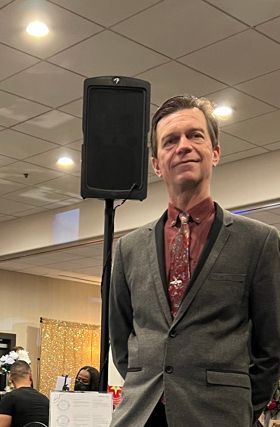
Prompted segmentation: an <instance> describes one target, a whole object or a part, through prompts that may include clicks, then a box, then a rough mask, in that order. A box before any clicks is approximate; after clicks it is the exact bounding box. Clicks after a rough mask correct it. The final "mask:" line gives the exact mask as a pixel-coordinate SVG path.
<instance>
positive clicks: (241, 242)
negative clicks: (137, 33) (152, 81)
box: [110, 96, 280, 427]
mask: <svg viewBox="0 0 280 427" xmlns="http://www.w3.org/2000/svg"><path fill="white" fill-rule="evenodd" d="M151 146H152V156H153V158H152V162H153V167H154V170H155V173H156V175H157V176H159V177H162V179H163V180H164V182H165V185H166V188H167V192H168V195H169V206H168V210H167V211H166V212H165V213H164V214H163V216H162V217H161V218H160V219H159V220H158V221H156V222H154V223H152V224H149V225H147V226H144V227H141V228H140V229H138V230H136V231H134V232H132V233H129V234H128V235H126V236H125V237H123V238H121V239H120V241H119V243H118V245H117V248H116V255H115V261H114V268H113V274H112V284H111V295H110V337H111V345H112V353H113V359H114V362H115V364H116V366H117V368H118V370H119V372H120V374H121V375H122V376H123V378H125V383H124V388H123V401H122V403H121V404H120V406H119V407H118V408H117V409H116V411H115V413H114V415H113V421H112V424H111V426H114V427H130V426H133V427H143V426H146V427H147V426H149V427H150V426H154V427H161V426H170V427H205V426H211V427H250V426H252V424H253V422H255V421H256V420H257V418H258V416H259V415H260V413H261V412H262V409H263V408H264V407H265V405H266V403H267V402H268V401H269V399H270V397H271V395H272V393H273V390H274V387H275V385H276V380H277V377H278V375H279V360H280V309H279V306H280V277H279V275H280V255H279V235H278V232H277V230H276V229H275V228H273V227H270V226H268V225H265V224H262V223H260V222H257V221H253V220H249V219H247V218H244V217H241V216H237V215H233V214H231V213H230V212H228V211H225V210H223V209H222V208H221V207H220V206H219V205H218V204H217V203H214V202H213V200H212V198H211V195H210V183H211V177H212V169H213V167H215V166H216V165H217V164H218V162H219V159H220V146H219V144H218V125H217V121H216V119H215V117H214V115H213V108H212V105H211V103H210V102H209V101H208V100H206V99H197V98H195V97H192V96H188V97H182V96H181V97H180V96H179V97H174V98H171V99H169V100H167V101H166V102H165V103H164V104H163V105H162V106H161V107H160V108H159V110H158V111H157V112H156V113H155V116H154V118H153V121H152V129H151ZM225 185H226V183H225ZM241 191H242V189H241ZM180 219H181V220H180ZM182 242H183V246H181V249H180V250H179V251H178V250H177V248H180V246H179V245H180V244H182Z"/></svg>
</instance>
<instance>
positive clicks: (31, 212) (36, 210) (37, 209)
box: [15, 205, 46, 218]
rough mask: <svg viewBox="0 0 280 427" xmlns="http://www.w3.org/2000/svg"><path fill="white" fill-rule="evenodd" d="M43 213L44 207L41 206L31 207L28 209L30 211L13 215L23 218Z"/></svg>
mask: <svg viewBox="0 0 280 427" xmlns="http://www.w3.org/2000/svg"><path fill="white" fill-rule="evenodd" d="M45 211H46V205H43V206H32V207H30V209H27V210H24V211H20V212H17V213H16V214H15V216H16V217H18V218H22V217H24V216H29V215H36V214H38V213H41V212H45Z"/></svg>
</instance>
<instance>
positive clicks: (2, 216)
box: [0, 214, 16, 268]
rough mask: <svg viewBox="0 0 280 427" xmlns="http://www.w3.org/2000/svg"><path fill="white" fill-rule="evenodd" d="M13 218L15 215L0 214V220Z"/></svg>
mask: <svg viewBox="0 0 280 427" xmlns="http://www.w3.org/2000/svg"><path fill="white" fill-rule="evenodd" d="M15 218H16V217H15V216H12V215H2V214H0V222H5V221H12V220H13V219H15ZM0 268H1V263H0Z"/></svg>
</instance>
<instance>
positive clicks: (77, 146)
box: [67, 140, 83, 152]
mask: <svg viewBox="0 0 280 427" xmlns="http://www.w3.org/2000/svg"><path fill="white" fill-rule="evenodd" d="M82 143H83V141H82V140H78V141H74V142H71V143H70V144H67V147H69V148H72V149H73V150H77V151H79V152H81V149H82Z"/></svg>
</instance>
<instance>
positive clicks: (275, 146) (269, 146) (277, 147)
mask: <svg viewBox="0 0 280 427" xmlns="http://www.w3.org/2000/svg"><path fill="white" fill-rule="evenodd" d="M265 148H266V149H267V150H270V151H276V150H280V141H277V142H274V143H273V144H267V145H266V146H265Z"/></svg>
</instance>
